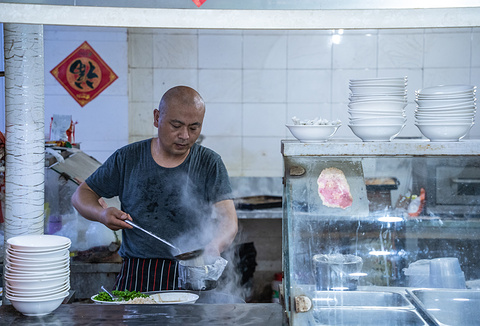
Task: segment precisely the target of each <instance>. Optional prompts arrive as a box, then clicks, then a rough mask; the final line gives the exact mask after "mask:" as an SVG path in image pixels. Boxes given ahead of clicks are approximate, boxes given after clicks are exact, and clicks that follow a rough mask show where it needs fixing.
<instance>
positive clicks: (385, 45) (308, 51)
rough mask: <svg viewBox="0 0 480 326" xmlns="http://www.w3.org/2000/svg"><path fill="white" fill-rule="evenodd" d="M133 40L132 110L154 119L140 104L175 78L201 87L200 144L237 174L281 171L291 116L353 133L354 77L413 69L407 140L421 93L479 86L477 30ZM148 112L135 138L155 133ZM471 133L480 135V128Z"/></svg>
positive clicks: (167, 33) (152, 35)
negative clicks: (334, 123) (336, 122)
mask: <svg viewBox="0 0 480 326" xmlns="http://www.w3.org/2000/svg"><path fill="white" fill-rule="evenodd" d="M342 32H343V33H342ZM128 37H129V42H130V43H129V48H130V52H129V53H130V57H129V71H130V79H131V84H130V87H132V89H131V94H135V92H136V90H135V89H136V88H139V87H140V88H145V89H143V90H142V91H138V90H137V92H138V94H142V96H141V97H132V96H131V97H130V111H131V112H130V116H131V117H132V111H133V112H135V115H137V116H138V117H143V116H144V115H145V116H148V114H144V113H143V111H142V110H147V111H149V112H151V111H152V110H153V108H154V107H155V106H156V105H157V104H158V101H159V99H160V97H161V95H162V94H163V92H165V91H166V90H167V89H168V88H170V87H171V86H173V85H177V84H184V85H189V86H192V87H194V88H196V89H197V90H198V91H199V92H200V93H201V94H202V96H203V97H204V99H205V100H206V102H207V114H206V118H205V124H204V128H203V134H204V135H205V140H204V142H203V144H204V145H206V146H208V147H211V148H213V149H214V150H216V151H217V152H218V153H220V154H221V155H222V157H223V159H224V161H225V162H226V164H227V167H228V169H229V172H230V174H231V175H232V176H281V175H282V172H283V162H282V157H281V154H280V140H281V139H285V138H291V135H290V133H289V132H288V130H287V129H286V128H285V123H289V122H290V121H291V117H292V116H297V117H299V118H303V119H312V118H314V117H322V118H327V119H340V120H342V122H343V126H342V127H341V128H340V129H339V131H338V132H337V134H336V135H335V137H336V138H355V136H354V135H353V133H352V132H351V131H350V129H349V128H348V127H347V122H348V114H347V103H348V95H349V89H348V80H349V79H352V78H368V77H386V76H395V77H397V76H408V81H409V82H408V100H409V105H408V106H407V108H406V111H407V118H408V123H407V126H406V127H405V128H404V129H403V131H402V133H401V134H400V135H399V136H400V137H420V136H421V134H420V132H419V131H418V129H417V127H416V126H415V125H414V123H413V120H414V114H413V111H414V109H415V104H414V91H415V90H417V89H420V88H422V87H427V86H434V85H440V84H460V83H462V84H473V85H477V86H480V29H479V28H473V29H472V28H457V29H441V30H440V29H427V30H424V29H402V30H350V31H348V30H346V31H255V30H253V31H250V30H245V31H236V30H168V29H167V30H150V29H147V30H145V29H130V30H129V36H128ZM334 38H337V39H339V40H340V42H338V43H334V42H332V40H333V39H334ZM152 42H153V45H152V44H151V43H152ZM149 63H151V64H150V66H149ZM152 75H153V79H152ZM134 81H135V82H134ZM149 83H151V84H150V85H151V86H149ZM137 110H140V111H142V113H139V112H137ZM151 117H152V116H151V114H150V116H149V118H148V119H143V120H142V119H141V118H139V119H138V120H131V121H130V140H131V141H132V140H136V139H143V138H146V137H148V136H151V134H150V130H152V127H151V125H152V121H151V120H152V119H151ZM469 137H471V138H473V137H475V138H478V137H480V127H479V126H474V128H473V129H472V130H471V132H470V135H469Z"/></svg>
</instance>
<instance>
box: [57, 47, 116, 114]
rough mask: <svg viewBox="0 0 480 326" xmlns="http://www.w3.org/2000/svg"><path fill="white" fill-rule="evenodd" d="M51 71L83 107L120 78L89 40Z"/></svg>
mask: <svg viewBox="0 0 480 326" xmlns="http://www.w3.org/2000/svg"><path fill="white" fill-rule="evenodd" d="M50 73H51V74H52V75H53V76H54V77H55V79H56V80H57V81H58V82H59V83H60V84H61V85H62V86H63V87H64V88H65V89H66V90H67V92H68V93H70V95H71V96H72V97H73V98H74V99H75V101H77V102H78V104H80V106H82V107H83V106H85V105H86V104H87V103H89V102H90V101H91V100H93V99H94V98H96V97H97V96H98V95H99V94H100V93H101V92H103V91H104V90H105V89H106V88H107V87H108V86H110V85H111V84H112V83H113V82H114V81H115V80H116V79H117V78H118V76H117V75H116V74H115V73H114V72H113V70H112V69H111V68H110V67H109V66H108V65H107V64H106V63H105V61H103V59H102V58H101V57H100V56H99V55H98V54H97V52H95V50H94V49H93V48H92V47H91V46H90V44H88V43H87V41H85V42H83V43H82V45H80V46H79V47H78V48H77V49H76V50H75V51H73V52H72V53H71V54H70V55H69V56H68V57H66V58H65V59H63V61H62V62H60V63H59V64H58V65H57V66H56V67H55V68H53V69H52V70H51V71H50Z"/></svg>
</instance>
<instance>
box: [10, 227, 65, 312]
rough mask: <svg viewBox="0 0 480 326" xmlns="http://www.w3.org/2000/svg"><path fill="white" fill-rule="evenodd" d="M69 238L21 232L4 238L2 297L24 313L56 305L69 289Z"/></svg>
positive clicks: (47, 308)
mask: <svg viewBox="0 0 480 326" xmlns="http://www.w3.org/2000/svg"><path fill="white" fill-rule="evenodd" d="M70 245H71V241H70V239H68V238H66V237H61V236H56V235H23V236H17V237H12V238H10V239H8V240H7V250H6V256H5V268H4V274H5V288H4V290H5V297H6V298H7V299H8V300H10V302H11V303H12V305H13V306H14V307H15V309H17V310H18V311H20V312H21V313H23V314H24V315H27V316H42V315H46V314H49V313H51V312H52V311H54V310H55V309H57V308H58V307H59V306H60V304H61V303H62V301H63V300H64V299H65V297H67V296H68V291H69V290H70V252H69V248H70Z"/></svg>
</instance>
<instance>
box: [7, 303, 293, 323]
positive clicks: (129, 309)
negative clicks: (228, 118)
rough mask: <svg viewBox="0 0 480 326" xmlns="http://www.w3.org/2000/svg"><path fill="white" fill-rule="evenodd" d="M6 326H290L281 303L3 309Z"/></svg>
mask: <svg viewBox="0 0 480 326" xmlns="http://www.w3.org/2000/svg"><path fill="white" fill-rule="evenodd" d="M0 316H1V317H0V320H1V324H2V325H5V326H6V325H12V326H13V325H15V326H17V325H153V324H156V325H182V326H189V325H196V326H197V325H209V326H214V325H237V326H240V325H262V326H268V325H271V326H280V325H286V323H285V321H284V313H283V308H282V306H281V305H280V304H277V303H244V304H184V305H174V304H171V305H133V304H125V305H106V304H77V303H73V304H62V305H61V306H60V307H58V308H57V309H56V310H55V311H54V312H52V313H50V314H48V315H46V316H41V317H27V316H24V315H22V314H21V313H20V312H18V311H16V310H15V308H14V307H13V306H11V305H5V306H1V307H0Z"/></svg>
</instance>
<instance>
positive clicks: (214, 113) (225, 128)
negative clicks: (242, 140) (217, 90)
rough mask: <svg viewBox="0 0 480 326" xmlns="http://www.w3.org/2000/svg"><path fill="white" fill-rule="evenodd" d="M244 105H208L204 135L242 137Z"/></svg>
mask: <svg viewBox="0 0 480 326" xmlns="http://www.w3.org/2000/svg"><path fill="white" fill-rule="evenodd" d="M241 121H242V104H240V103H209V102H207V103H206V113H205V118H204V120H203V127H202V134H203V135H204V136H205V137H206V138H209V137H219V136H225V137H233V136H235V137H240V136H241V135H242V123H241Z"/></svg>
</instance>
